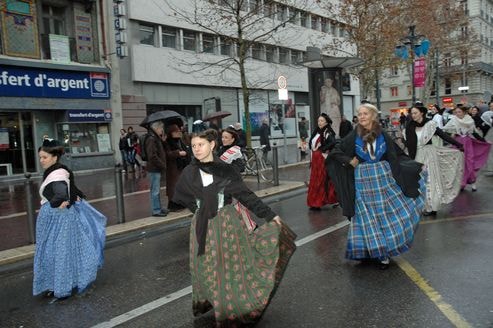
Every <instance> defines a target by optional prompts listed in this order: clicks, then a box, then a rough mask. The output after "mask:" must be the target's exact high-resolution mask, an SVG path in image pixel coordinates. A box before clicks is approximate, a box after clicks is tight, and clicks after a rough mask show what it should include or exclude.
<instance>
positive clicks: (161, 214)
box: [152, 212, 168, 218]
mask: <svg viewBox="0 0 493 328" xmlns="http://www.w3.org/2000/svg"><path fill="white" fill-rule="evenodd" d="M167 215H168V213H163V212H161V213H154V214H153V215H152V216H157V217H160V218H164V217H165V216H167Z"/></svg>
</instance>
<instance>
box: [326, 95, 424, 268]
mask: <svg viewBox="0 0 493 328" xmlns="http://www.w3.org/2000/svg"><path fill="white" fill-rule="evenodd" d="M326 164H327V170H328V173H329V175H330V177H331V179H332V180H333V181H334V184H335V187H336V192H337V195H338V197H339V202H340V203H341V206H342V209H343V214H344V215H345V216H346V217H347V218H348V219H350V220H351V224H350V228H349V233H348V244H347V250H346V258H348V259H351V260H376V261H378V262H379V263H380V267H381V268H382V269H386V268H388V266H389V261H390V257H392V256H396V255H399V254H401V253H404V252H405V251H407V250H408V249H409V247H410V246H411V244H412V241H413V238H414V231H415V230H416V228H417V225H418V223H419V219H420V215H421V212H422V210H423V207H424V183H423V181H422V179H421V176H420V174H421V166H422V165H421V164H420V163H418V162H415V161H413V160H411V159H409V158H408V157H407V156H406V155H405V154H404V153H403V152H402V150H401V149H400V148H399V147H398V146H397V145H395V144H394V142H393V140H392V139H391V138H390V136H389V135H388V134H387V133H385V132H384V131H382V128H381V126H380V124H379V123H378V109H377V108H376V107H375V106H373V105H371V104H362V105H361V106H360V107H359V109H358V125H357V126H356V128H355V130H353V131H352V132H351V133H350V134H348V135H347V136H346V137H345V138H344V139H341V140H340V141H338V143H337V145H336V146H335V148H334V150H333V151H332V152H331V154H329V157H328V158H327V161H326Z"/></svg>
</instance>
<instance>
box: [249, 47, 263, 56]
mask: <svg viewBox="0 0 493 328" xmlns="http://www.w3.org/2000/svg"><path fill="white" fill-rule="evenodd" d="M251 49H252V58H254V59H261V58H262V57H261V56H262V47H261V46H260V45H259V44H254V45H252V48H251Z"/></svg>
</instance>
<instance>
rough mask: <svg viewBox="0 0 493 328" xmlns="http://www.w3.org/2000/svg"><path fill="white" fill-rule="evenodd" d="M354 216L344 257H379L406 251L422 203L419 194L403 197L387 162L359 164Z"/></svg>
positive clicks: (421, 186)
mask: <svg viewBox="0 0 493 328" xmlns="http://www.w3.org/2000/svg"><path fill="white" fill-rule="evenodd" d="M355 188H356V198H355V215H354V217H353V219H352V220H351V224H350V227H349V233H348V244H347V250H346V258H348V259H352V260H361V259H369V258H373V259H380V260H383V259H385V258H388V257H391V256H396V255H399V254H401V253H404V252H405V251H407V250H408V249H409V248H410V246H411V244H412V242H413V239H414V232H415V230H416V228H417V226H418V223H419V219H420V216H421V212H422V210H423V208H424V205H425V197H424V196H425V185H424V181H423V179H421V181H420V190H421V195H420V196H419V197H417V198H409V197H406V196H405V195H404V194H403V193H402V190H401V188H400V187H399V186H398V185H397V183H396V182H395V179H394V177H393V176H392V171H391V169H390V165H389V163H388V162H387V161H380V162H377V163H361V164H359V165H358V166H357V167H356V168H355Z"/></svg>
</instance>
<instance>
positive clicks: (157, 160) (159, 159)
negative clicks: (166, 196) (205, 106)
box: [144, 121, 168, 217]
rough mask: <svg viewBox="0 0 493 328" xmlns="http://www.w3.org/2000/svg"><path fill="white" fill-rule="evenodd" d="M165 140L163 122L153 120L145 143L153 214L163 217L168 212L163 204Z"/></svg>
mask: <svg viewBox="0 0 493 328" xmlns="http://www.w3.org/2000/svg"><path fill="white" fill-rule="evenodd" d="M165 140H166V135H165V134H164V124H163V122H161V121H156V122H152V123H151V128H150V129H149V136H148V137H147V138H146V140H145V145H144V147H145V151H146V156H147V167H146V168H147V176H148V177H149V180H150V185H151V186H150V193H151V213H152V216H161V217H162V216H166V215H167V214H168V210H166V208H164V207H162V206H161V174H162V173H163V172H164V171H165V170H166V151H165V149H164V141H165Z"/></svg>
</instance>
